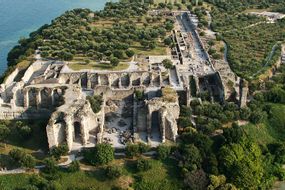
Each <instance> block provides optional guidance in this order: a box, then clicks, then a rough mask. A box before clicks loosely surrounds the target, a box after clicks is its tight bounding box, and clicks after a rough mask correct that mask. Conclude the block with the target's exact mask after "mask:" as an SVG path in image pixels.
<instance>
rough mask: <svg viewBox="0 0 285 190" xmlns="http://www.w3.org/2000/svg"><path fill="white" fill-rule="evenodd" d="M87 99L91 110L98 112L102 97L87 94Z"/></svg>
mask: <svg viewBox="0 0 285 190" xmlns="http://www.w3.org/2000/svg"><path fill="white" fill-rule="evenodd" d="M87 100H88V101H89V103H90V104H91V108H92V111H93V112H94V113H98V112H99V111H100V110H101V105H102V102H103V100H102V97H101V96H87Z"/></svg>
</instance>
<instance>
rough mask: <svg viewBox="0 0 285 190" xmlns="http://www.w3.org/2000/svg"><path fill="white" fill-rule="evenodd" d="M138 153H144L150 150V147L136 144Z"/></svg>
mask: <svg viewBox="0 0 285 190" xmlns="http://www.w3.org/2000/svg"><path fill="white" fill-rule="evenodd" d="M138 147H139V153H141V154H142V153H145V152H148V151H149V150H150V146H149V145H147V144H145V143H138Z"/></svg>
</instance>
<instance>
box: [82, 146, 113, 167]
mask: <svg viewBox="0 0 285 190" xmlns="http://www.w3.org/2000/svg"><path fill="white" fill-rule="evenodd" d="M84 158H85V159H86V160H87V161H88V162H89V163H90V164H92V165H104V164H108V163H109V162H111V161H112V160H114V149H113V147H112V146H111V145H110V144H107V143H101V144H97V145H96V146H95V147H94V148H92V149H89V150H86V151H85V152H84Z"/></svg>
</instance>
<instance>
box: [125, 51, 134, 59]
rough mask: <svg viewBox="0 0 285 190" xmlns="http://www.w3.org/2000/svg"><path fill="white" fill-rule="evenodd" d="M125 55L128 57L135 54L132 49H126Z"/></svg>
mask: <svg viewBox="0 0 285 190" xmlns="http://www.w3.org/2000/svg"><path fill="white" fill-rule="evenodd" d="M126 55H127V56H128V57H132V56H134V55H135V52H134V51H133V50H127V51H126Z"/></svg>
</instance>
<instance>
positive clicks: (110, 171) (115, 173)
mask: <svg viewBox="0 0 285 190" xmlns="http://www.w3.org/2000/svg"><path fill="white" fill-rule="evenodd" d="M105 172H106V176H107V177H109V178H111V179H115V178H118V177H120V176H121V175H123V170H122V168H121V167H119V166H108V167H107V168H106V169H105Z"/></svg>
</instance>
